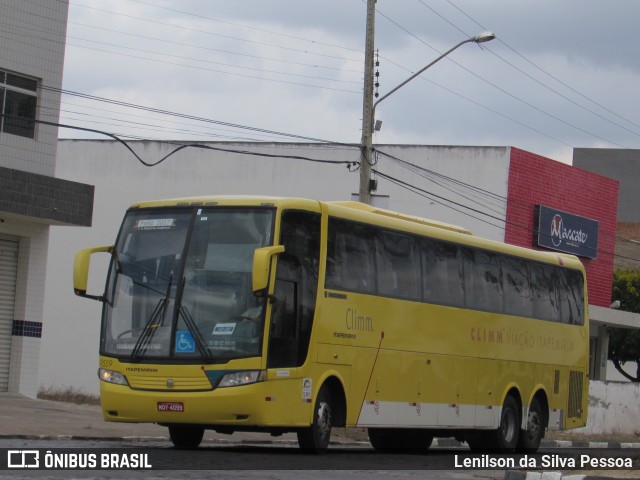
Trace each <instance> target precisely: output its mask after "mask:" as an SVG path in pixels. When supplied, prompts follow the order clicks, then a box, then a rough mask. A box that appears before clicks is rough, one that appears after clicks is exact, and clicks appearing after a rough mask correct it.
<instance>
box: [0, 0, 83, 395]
mask: <svg viewBox="0 0 640 480" xmlns="http://www.w3.org/2000/svg"><path fill="white" fill-rule="evenodd" d="M67 11H68V1H66V0H65V1H55V2H52V1H49V0H29V1H28V2H26V1H24V0H3V1H2V2H0V18H1V19H2V48H0V114H1V115H2V116H1V117H0V392H3V391H11V392H19V393H22V394H25V395H29V396H35V395H36V392H37V388H38V365H39V356H40V343H41V337H42V331H43V312H44V295H45V278H46V266H47V255H48V243H49V229H50V226H51V225H90V224H91V214H92V208H93V187H92V186H90V185H84V184H79V183H76V182H70V181H67V180H62V179H59V178H55V173H56V145H57V136H58V129H57V127H55V126H51V125H47V124H44V123H41V122H52V123H55V122H57V121H58V117H59V112H60V89H61V86H62V66H63V60H64V49H65V37H66V28H67Z"/></svg>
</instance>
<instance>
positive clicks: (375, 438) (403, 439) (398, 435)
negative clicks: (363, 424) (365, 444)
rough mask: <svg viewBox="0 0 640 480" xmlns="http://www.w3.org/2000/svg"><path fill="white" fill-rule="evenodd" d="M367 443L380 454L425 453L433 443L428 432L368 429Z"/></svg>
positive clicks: (419, 430) (400, 429)
mask: <svg viewBox="0 0 640 480" xmlns="http://www.w3.org/2000/svg"><path fill="white" fill-rule="evenodd" d="M368 434H369V442H370V443H371V446H372V447H373V448H374V449H375V450H378V451H380V452H390V451H404V452H418V451H426V450H427V449H428V448H429V447H430V446H431V442H433V434H432V433H430V432H429V431H428V430H421V429H407V428H405V429H402V428H369V429H368Z"/></svg>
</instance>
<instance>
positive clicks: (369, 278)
mask: <svg viewBox="0 0 640 480" xmlns="http://www.w3.org/2000/svg"><path fill="white" fill-rule="evenodd" d="M374 232H375V230H374V229H373V228H371V227H368V226H365V225H361V224H358V223H355V222H345V221H341V220H335V219H329V249H328V254H327V257H328V258H327V278H326V287H327V288H334V289H336V290H347V291H350V292H360V293H376V291H377V283H376V265H375V256H374V255H375V244H374V238H375V233H374Z"/></svg>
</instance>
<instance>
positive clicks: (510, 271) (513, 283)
mask: <svg viewBox="0 0 640 480" xmlns="http://www.w3.org/2000/svg"><path fill="white" fill-rule="evenodd" d="M500 265H501V267H502V268H501V270H502V284H503V287H504V311H505V313H506V314H508V315H517V316H519V317H530V316H531V315H532V313H533V301H532V298H531V289H530V287H529V274H528V271H527V263H526V262H525V261H524V260H523V259H521V258H515V257H507V256H505V257H502V258H501V259H500Z"/></svg>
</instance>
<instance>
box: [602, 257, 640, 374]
mask: <svg viewBox="0 0 640 480" xmlns="http://www.w3.org/2000/svg"><path fill="white" fill-rule="evenodd" d="M613 299H614V300H618V301H619V302H620V310H624V311H625V312H633V313H640V270H616V271H615V272H614V274H613ZM609 359H610V360H611V361H612V362H613V365H614V366H615V367H616V370H618V371H619V372H620V373H621V374H622V375H624V377H625V378H628V379H629V380H631V381H632V382H640V330H633V329H626V328H615V329H612V330H610V333H609ZM625 362H635V363H636V374H635V377H634V376H633V375H631V374H630V373H628V372H627V371H625V370H624V369H623V364H624V363H625Z"/></svg>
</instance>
